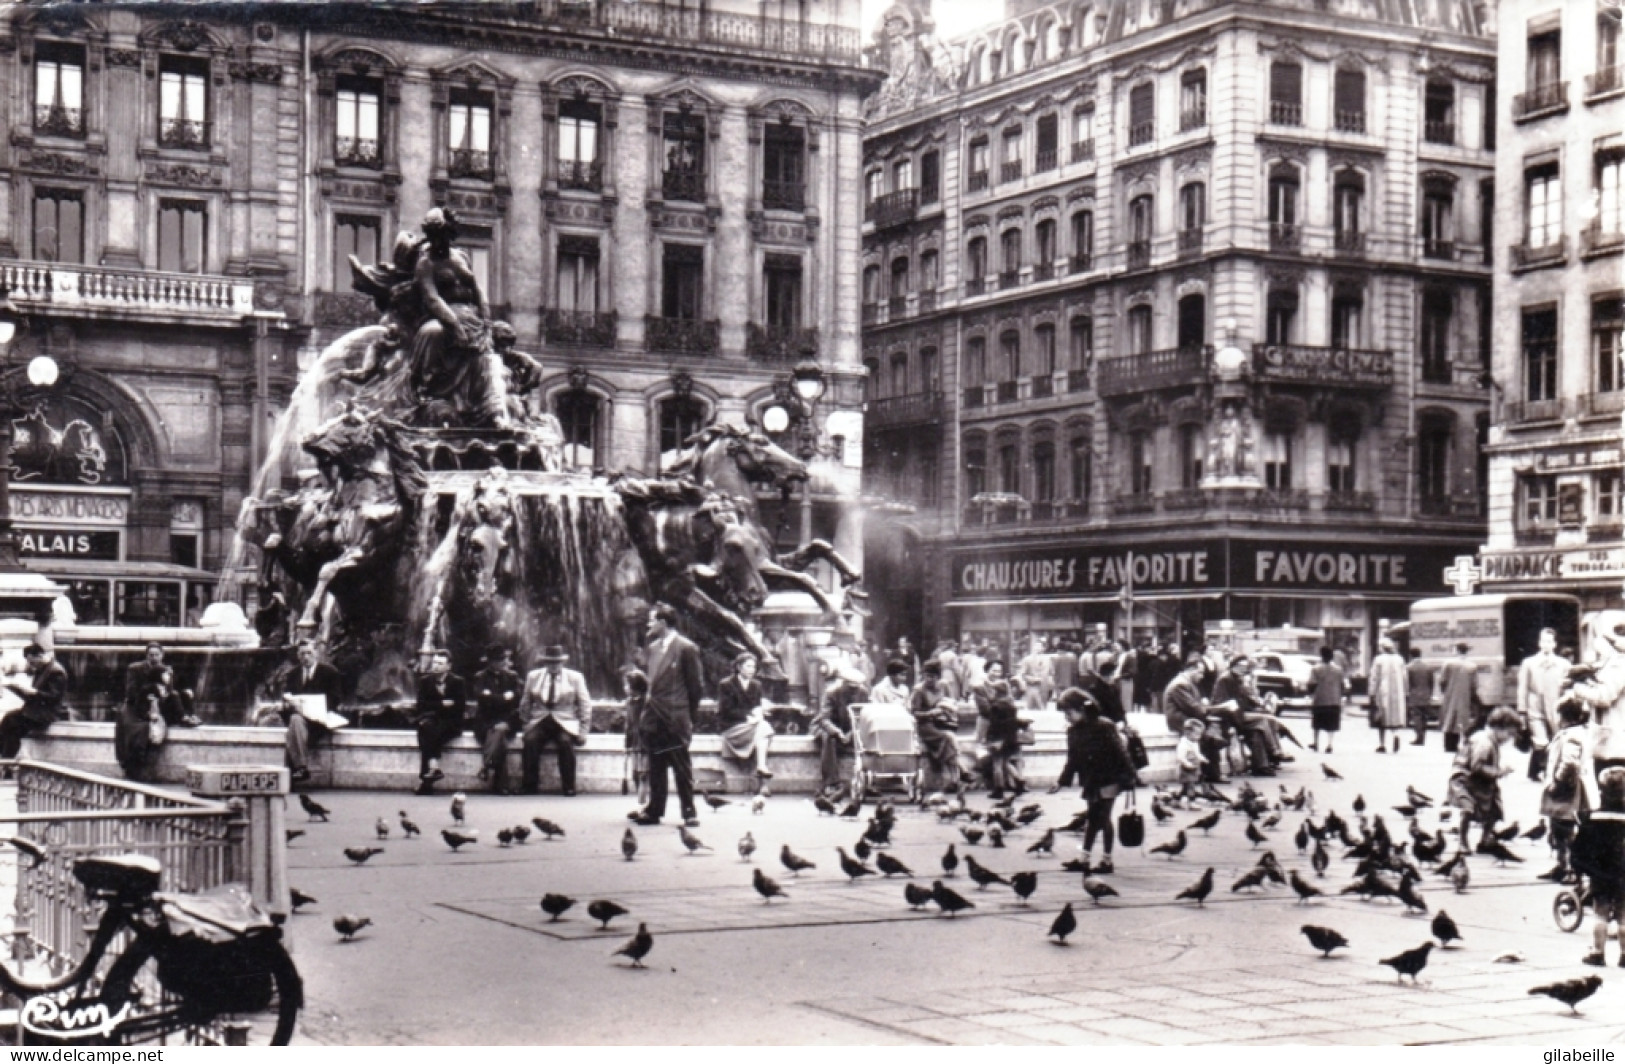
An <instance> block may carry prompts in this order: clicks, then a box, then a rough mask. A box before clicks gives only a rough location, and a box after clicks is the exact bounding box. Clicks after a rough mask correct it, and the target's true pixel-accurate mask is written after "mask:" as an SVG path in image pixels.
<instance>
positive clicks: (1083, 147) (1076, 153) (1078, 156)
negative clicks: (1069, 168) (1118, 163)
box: [1072, 138, 1095, 163]
mask: <svg viewBox="0 0 1625 1064" xmlns="http://www.w3.org/2000/svg"><path fill="white" fill-rule="evenodd" d="M1094 157H1095V142H1094V139H1093V138H1090V139H1089V140H1075V141H1073V142H1072V161H1073V162H1075V163H1086V162H1089V161H1090V160H1091V159H1093V158H1094Z"/></svg>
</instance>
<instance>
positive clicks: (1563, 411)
mask: <svg viewBox="0 0 1625 1064" xmlns="http://www.w3.org/2000/svg"><path fill="white" fill-rule="evenodd" d="M1501 412H1502V413H1503V414H1504V415H1505V416H1506V419H1507V421H1509V422H1510V423H1512V424H1514V425H1517V424H1527V423H1530V422H1537V421H1562V420H1563V419H1564V418H1566V417H1568V416H1569V415H1570V414H1572V413H1574V404H1573V402H1571V401H1570V400H1566V399H1514V400H1512V401H1510V402H1508V403H1506V404H1504V405H1503V406H1502V407H1501Z"/></svg>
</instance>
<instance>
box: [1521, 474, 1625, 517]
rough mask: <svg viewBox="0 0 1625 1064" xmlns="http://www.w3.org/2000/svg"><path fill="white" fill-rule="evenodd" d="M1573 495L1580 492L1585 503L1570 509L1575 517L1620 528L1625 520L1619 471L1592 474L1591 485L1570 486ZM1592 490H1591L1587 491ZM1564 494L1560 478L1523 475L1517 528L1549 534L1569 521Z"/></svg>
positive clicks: (1579, 501) (1578, 502) (1576, 502)
mask: <svg viewBox="0 0 1625 1064" xmlns="http://www.w3.org/2000/svg"><path fill="white" fill-rule="evenodd" d="M1567 486H1568V489H1569V490H1570V491H1573V490H1575V489H1576V488H1578V489H1579V490H1580V491H1581V493H1582V494H1583V495H1584V496H1586V498H1585V499H1574V500H1572V501H1570V502H1569V504H1568V505H1569V506H1570V507H1573V509H1574V510H1577V511H1579V513H1578V514H1576V515H1575V516H1580V515H1581V514H1589V517H1590V523H1591V524H1593V525H1604V526H1618V525H1619V524H1620V522H1621V519H1622V518H1625V498H1622V497H1621V477H1620V471H1619V470H1617V469H1608V470H1600V471H1598V472H1595V473H1592V474H1591V476H1590V477H1589V483H1587V484H1577V483H1574V482H1572V481H1570V482H1569V484H1568V485H1567ZM1587 489H1589V490H1587ZM1563 511H1564V505H1563V490H1562V487H1560V486H1559V484H1558V482H1557V477H1555V476H1552V475H1549V474H1524V475H1522V476H1520V477H1519V478H1518V509H1517V527H1518V528H1519V530H1521V531H1541V532H1549V531H1552V530H1554V529H1555V528H1556V527H1557V526H1558V525H1559V524H1560V523H1563V522H1564V521H1565V520H1570V518H1568V517H1567V515H1565V514H1564V513H1563Z"/></svg>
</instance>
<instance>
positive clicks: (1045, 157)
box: [1033, 148, 1058, 174]
mask: <svg viewBox="0 0 1625 1064" xmlns="http://www.w3.org/2000/svg"><path fill="white" fill-rule="evenodd" d="M1057 154H1058V153H1057V152H1056V150H1055V149H1054V148H1050V149H1049V150H1047V151H1041V152H1038V153H1037V154H1036V155H1034V156H1033V173H1035V174H1042V173H1044V172H1045V171H1048V170H1053V169H1055V164H1056V161H1057V160H1056V155H1057Z"/></svg>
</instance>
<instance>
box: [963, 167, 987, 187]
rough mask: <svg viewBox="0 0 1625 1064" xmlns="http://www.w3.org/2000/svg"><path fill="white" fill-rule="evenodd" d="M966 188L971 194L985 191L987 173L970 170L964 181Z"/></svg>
mask: <svg viewBox="0 0 1625 1064" xmlns="http://www.w3.org/2000/svg"><path fill="white" fill-rule="evenodd" d="M966 187H967V188H969V189H970V191H972V192H985V191H986V190H987V171H986V170H972V171H971V172H970V177H969V178H968V179H967V180H966Z"/></svg>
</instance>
